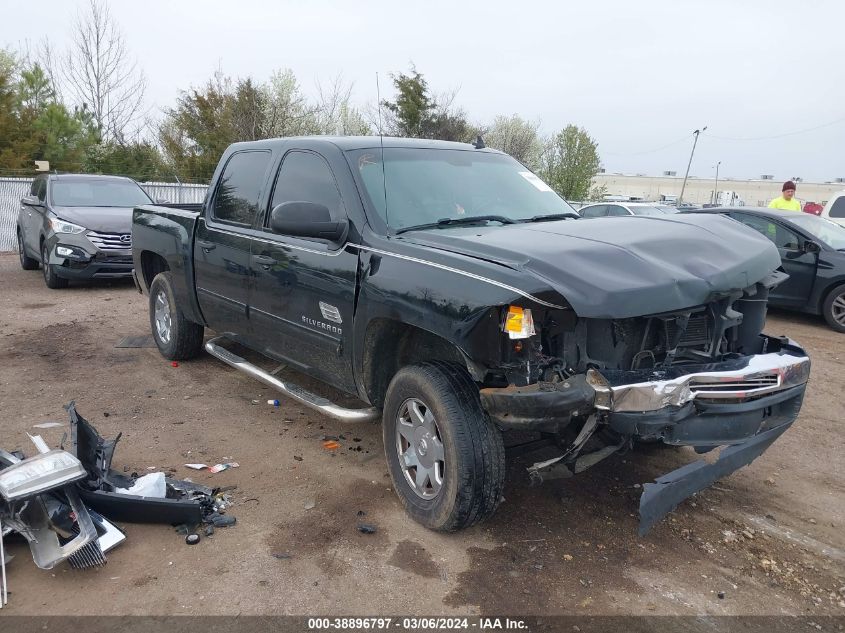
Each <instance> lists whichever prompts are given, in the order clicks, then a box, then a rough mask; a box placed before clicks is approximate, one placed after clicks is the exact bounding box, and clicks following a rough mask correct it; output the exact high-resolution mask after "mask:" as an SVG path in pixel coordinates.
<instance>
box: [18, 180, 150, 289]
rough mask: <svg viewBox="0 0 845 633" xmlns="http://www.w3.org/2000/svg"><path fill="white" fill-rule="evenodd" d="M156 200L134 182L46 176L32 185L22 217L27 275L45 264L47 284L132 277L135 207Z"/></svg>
mask: <svg viewBox="0 0 845 633" xmlns="http://www.w3.org/2000/svg"><path fill="white" fill-rule="evenodd" d="M150 202H152V200H150V197H149V196H148V195H147V194H146V193H145V192H144V190H143V189H141V187H140V186H139V185H138V183H137V182H135V181H134V180H132V179H130V178H123V177H120V176H88V175H76V174H44V175H41V176H38V177H37V178H35V180H34V181H33V182H32V188H31V189H30V195H28V196H26V197H25V198H23V199H22V200H21V208H20V212H19V214H18V226H17V236H18V255H19V256H20V260H21V267H22V268H24V270H34V269H36V268H38V264H39V263H40V264H41V269H42V272H43V273H44V282H45V283H46V284H47V286H48V287H50V288H64V287H66V286H67V285H68V280H70V279H80V280H87V279H103V278H107V279H108V278H111V279H113V278H120V277H127V278H128V277H130V276H131V275H132V235H131V233H132V208H133V207H135V206H137V205H142V204H150Z"/></svg>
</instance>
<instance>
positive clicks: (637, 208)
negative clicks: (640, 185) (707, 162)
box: [578, 202, 678, 218]
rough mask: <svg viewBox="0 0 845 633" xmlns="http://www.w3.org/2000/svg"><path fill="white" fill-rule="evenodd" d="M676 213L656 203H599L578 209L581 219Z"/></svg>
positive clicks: (669, 207)
mask: <svg viewBox="0 0 845 633" xmlns="http://www.w3.org/2000/svg"><path fill="white" fill-rule="evenodd" d="M677 212H678V210H677V209H676V208H675V207H672V206H669V205H668V204H659V203H656V202H655V203H650V202H599V203H596V204H588V205H585V206H583V207H581V208H580V209H578V213H579V214H580V215H581V217H582V218H605V217H615V216H625V215H665V214H669V213H677Z"/></svg>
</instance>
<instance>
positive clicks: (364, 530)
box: [358, 523, 378, 534]
mask: <svg viewBox="0 0 845 633" xmlns="http://www.w3.org/2000/svg"><path fill="white" fill-rule="evenodd" d="M358 531H359V532H360V533H361V534H375V533H376V532H377V531H378V528H376V526H375V525H373V524H372V523H359V524H358Z"/></svg>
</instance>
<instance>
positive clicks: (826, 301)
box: [700, 207, 845, 332]
mask: <svg viewBox="0 0 845 633" xmlns="http://www.w3.org/2000/svg"><path fill="white" fill-rule="evenodd" d="M700 212H704V213H718V214H721V215H727V216H729V217H731V218H733V219H734V220H737V221H739V222H742V223H743V224H745V225H747V226H750V227H751V228H752V229H754V230H755V231H757V232H759V233H760V234H762V235H764V236H765V237H767V238H768V239H769V240H771V241H772V242H774V244H775V246H777V248H778V251H779V252H780V256H781V266H782V267H783V269H784V270H785V271H786V272H787V273H788V274H789V279H788V280H786V281H785V282H783V283H782V284H780V285H779V286H778V287H777V288H774V289H773V290H772V292H771V293H770V294H769V303H770V304H771V305H773V306H778V307H781V308H788V309H790V310H799V311H801V312H809V313H810V314H821V315H822V316H824V318H825V320H826V321H827V323H828V325H830V327H832V328H833V329H834V330H836V331H837V332H845V228H843V227H842V226H839V225H838V224H836V223H834V222H831V221H830V220H827V219H825V218H820V217H816V216H813V215H809V214H805V213H795V212H794V211H781V210H778V209H767V208H755V207H737V208H724V207H723V208H717V209H703V210H702V211H700Z"/></svg>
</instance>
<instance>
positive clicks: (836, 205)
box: [821, 190, 845, 226]
mask: <svg viewBox="0 0 845 633" xmlns="http://www.w3.org/2000/svg"><path fill="white" fill-rule="evenodd" d="M821 217H823V218H826V219H828V220H831V221H833V222H836V223H837V224H840V225H842V226H845V190H843V191H837V192H836V193H835V194H833V197H832V198H831V199H830V200H828V201H827V204H826V205H824V209H822V213H821Z"/></svg>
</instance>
